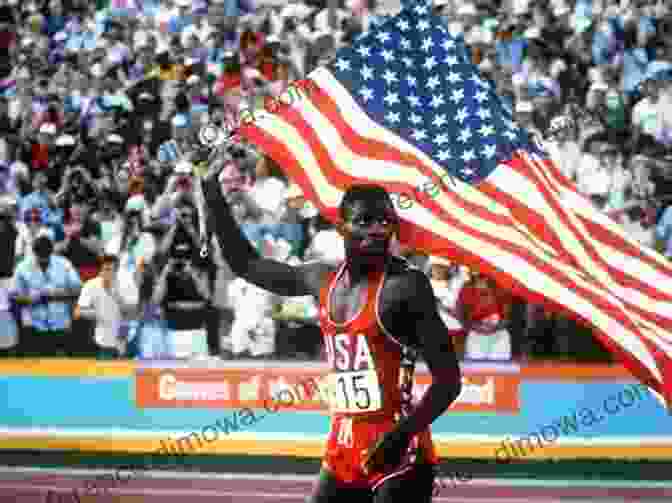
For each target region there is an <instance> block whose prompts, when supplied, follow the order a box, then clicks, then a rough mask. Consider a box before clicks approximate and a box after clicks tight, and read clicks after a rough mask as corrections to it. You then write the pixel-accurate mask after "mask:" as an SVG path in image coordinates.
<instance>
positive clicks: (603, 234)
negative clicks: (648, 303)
mask: <svg viewBox="0 0 672 503" xmlns="http://www.w3.org/2000/svg"><path fill="white" fill-rule="evenodd" d="M540 162H541V163H542V164H543V165H544V166H545V167H546V168H547V169H548V170H549V171H550V172H551V174H552V175H553V179H554V180H555V182H556V183H557V184H558V185H560V186H562V187H563V188H564V189H565V190H568V191H570V192H573V193H574V194H575V195H576V196H577V197H583V196H582V195H581V194H579V192H578V190H577V189H576V186H575V185H574V184H572V183H571V182H570V181H569V180H567V178H566V177H565V176H564V175H563V174H562V173H561V172H560V170H559V169H558V168H557V166H555V164H554V163H553V162H551V161H548V160H542V161H540ZM579 218H581V219H582V220H584V221H585V222H590V223H589V226H590V232H591V234H592V233H593V232H594V231H599V233H600V241H602V242H604V243H606V244H608V245H609V246H611V247H612V248H615V249H616V250H621V251H622V252H623V253H625V254H626V255H630V256H637V255H639V254H640V253H641V252H640V251H639V249H638V247H637V246H635V245H633V244H631V243H629V242H627V241H626V240H624V239H623V238H622V237H620V236H619V235H617V234H614V233H613V232H611V231H610V230H609V229H608V228H606V227H603V226H602V225H600V224H599V223H598V222H595V221H589V220H587V219H586V217H585V216H582V215H579ZM637 258H638V259H639V260H641V261H642V262H644V263H645V264H647V265H648V266H650V267H651V268H652V269H654V270H656V271H657V272H658V273H660V274H664V275H672V265H668V263H667V262H665V261H662V263H661V262H658V261H656V259H654V258H653V257H650V256H648V255H645V254H641V257H637Z"/></svg>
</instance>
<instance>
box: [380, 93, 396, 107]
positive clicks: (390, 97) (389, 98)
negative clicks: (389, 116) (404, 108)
mask: <svg viewBox="0 0 672 503" xmlns="http://www.w3.org/2000/svg"><path fill="white" fill-rule="evenodd" d="M383 101H384V102H385V103H387V104H388V105H394V104H395V103H399V95H398V94H397V93H387V94H386V95H385V98H383Z"/></svg>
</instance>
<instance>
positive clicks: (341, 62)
mask: <svg viewBox="0 0 672 503" xmlns="http://www.w3.org/2000/svg"><path fill="white" fill-rule="evenodd" d="M336 67H338V69H339V70H340V71H342V72H343V71H345V70H350V61H348V60H347V59H343V58H339V59H338V61H336Z"/></svg>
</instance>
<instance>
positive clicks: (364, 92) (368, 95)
mask: <svg viewBox="0 0 672 503" xmlns="http://www.w3.org/2000/svg"><path fill="white" fill-rule="evenodd" d="M359 94H360V96H361V97H362V99H363V100H364V101H369V100H371V99H373V89H371V88H370V87H363V88H362V89H360V91H359Z"/></svg>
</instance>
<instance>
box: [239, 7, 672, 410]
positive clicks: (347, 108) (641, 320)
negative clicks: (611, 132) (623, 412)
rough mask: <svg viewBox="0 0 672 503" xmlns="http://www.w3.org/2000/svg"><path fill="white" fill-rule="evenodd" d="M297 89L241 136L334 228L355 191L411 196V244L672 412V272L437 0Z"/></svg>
mask: <svg viewBox="0 0 672 503" xmlns="http://www.w3.org/2000/svg"><path fill="white" fill-rule="evenodd" d="M300 89H304V90H305V92H304V93H302V94H301V96H300V99H289V98H288V97H286V99H285V100H284V103H286V105H284V106H283V104H282V103H280V104H277V103H276V104H274V105H273V106H270V107H267V108H266V110H264V111H255V114H254V121H248V122H247V123H245V124H243V125H242V126H241V127H240V129H239V132H240V133H241V135H242V136H244V137H246V138H247V139H248V140H250V141H251V142H252V143H255V144H256V145H257V146H259V147H260V148H261V149H262V150H264V151H265V152H266V153H267V154H268V155H270V156H271V157H272V158H274V160H276V162H278V163H279V164H280V165H281V166H282V167H283V168H284V169H285V170H286V171H287V173H288V175H290V177H291V178H292V179H293V180H294V181H295V182H296V183H298V185H299V186H300V187H301V188H302V189H303V191H304V193H305V194H306V197H307V198H308V199H310V200H311V201H312V202H313V203H314V204H315V205H316V206H317V207H318V208H319V210H320V211H321V212H322V214H323V215H325V216H326V217H327V218H330V219H332V220H334V221H335V220H336V219H337V207H338V204H339V202H340V199H341V197H342V195H343V193H344V192H345V190H347V188H348V187H349V186H350V185H351V184H354V183H379V184H381V185H383V186H385V187H386V188H387V189H388V190H389V191H390V192H394V193H405V194H408V196H409V197H411V198H412V200H413V204H406V205H405V209H401V208H400V209H399V212H400V216H401V219H402V229H401V234H400V241H401V242H402V243H403V244H407V245H409V246H411V247H412V248H414V249H416V250H419V251H422V252H425V253H427V254H430V255H439V256H443V257H446V258H448V259H450V260H454V261H458V262H461V263H464V264H465V265H467V266H469V267H475V268H477V269H479V270H480V271H482V272H483V273H485V274H487V275H489V276H491V277H493V278H494V279H495V280H497V282H498V283H499V284H500V286H501V287H504V288H508V289H510V290H511V291H512V292H513V293H514V294H517V295H519V296H521V297H523V298H525V299H527V300H528V301H531V302H535V303H539V304H543V305H545V306H546V307H547V308H549V309H551V310H553V311H558V312H562V313H565V314H569V315H571V316H572V317H574V318H575V319H577V320H579V321H582V322H584V323H587V324H589V325H590V326H592V327H593V329H594V333H595V336H596V337H597V338H598V339H599V340H600V341H601V342H602V343H603V344H604V345H605V346H606V347H607V348H608V349H609V350H610V351H612V352H613V353H614V354H615V355H617V356H618V357H619V358H620V359H621V360H622V362H623V364H624V365H625V366H626V367H627V368H628V369H629V370H630V371H631V373H632V374H633V375H635V376H636V377H637V378H638V379H640V380H641V381H642V382H644V383H646V384H647V385H649V387H650V388H651V389H652V390H653V391H654V394H655V395H656V396H657V397H658V398H659V399H660V400H661V401H664V402H666V403H667V405H669V404H670V403H672V360H671V359H670V355H672V310H671V309H670V306H671V305H672V294H671V291H672V290H671V288H670V285H672V282H671V280H672V268H671V264H670V263H668V262H666V260H665V259H664V258H663V257H662V256H660V255H658V254H657V253H655V252H654V251H652V250H649V249H645V248H643V247H642V246H640V245H639V244H638V243H637V242H636V241H634V240H633V239H631V238H629V237H628V236H627V235H626V234H625V232H624V230H623V229H622V228H621V227H620V226H619V225H618V224H616V223H615V222H614V221H613V220H611V219H610V218H609V217H607V216H605V215H603V214H601V213H599V212H598V211H596V210H595V209H594V208H593V206H592V205H591V203H590V202H589V201H588V200H587V199H586V198H584V197H583V196H581V195H580V194H579V193H578V192H577V190H576V187H575V186H574V184H573V183H572V182H570V181H569V180H568V179H567V178H566V177H565V176H564V175H563V174H562V173H561V172H560V171H559V169H558V168H557V167H556V166H555V164H554V163H553V162H552V161H551V160H550V159H549V158H548V156H547V155H546V154H545V152H544V150H543V146H542V145H540V144H539V142H538V141H535V140H534V139H531V137H530V135H529V134H528V132H527V131H526V130H525V129H523V128H522V127H520V126H519V125H518V124H516V122H515V120H513V118H512V117H511V115H510V114H509V112H508V111H507V109H506V108H505V107H504V105H503V103H502V101H501V100H500V99H499V97H498V96H497V94H496V93H495V89H494V86H493V84H492V82H489V81H487V80H485V79H483V78H482V77H481V75H480V74H479V72H478V70H477V68H476V67H475V66H474V65H473V64H472V62H471V57H470V52H469V49H468V48H467V47H466V46H465V44H464V41H463V39H462V38H461V37H460V36H459V35H453V34H451V33H450V32H449V31H448V29H447V28H446V27H445V26H444V24H443V22H442V21H441V19H439V18H438V17H435V16H434V15H433V14H432V12H431V8H430V7H429V6H428V5H425V4H424V3H423V2H416V3H414V4H409V5H406V6H405V7H404V9H402V11H401V12H400V13H399V14H398V15H396V16H394V17H391V18H388V19H387V20H384V21H383V22H382V23H379V24H378V25H377V26H375V27H374V28H372V29H371V30H370V31H368V32H367V33H365V34H364V35H363V36H361V37H360V38H359V39H357V40H356V41H355V42H354V43H353V44H352V45H351V46H350V47H346V48H343V49H341V50H340V51H338V52H337V54H336V55H335V57H334V59H333V60H332V61H331V62H329V63H328V64H326V65H325V66H323V67H320V68H318V69H316V70H315V71H313V72H311V74H309V76H308V79H307V80H306V81H304V82H303V84H302V85H301V87H300ZM430 181H434V182H435V183H436V184H437V185H438V186H439V187H440V190H438V191H437V190H435V189H431V190H425V189H426V188H427V187H428V186H427V184H428V182H430ZM435 187H436V186H435ZM437 192H438V193H437ZM409 206H410V207H409Z"/></svg>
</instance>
